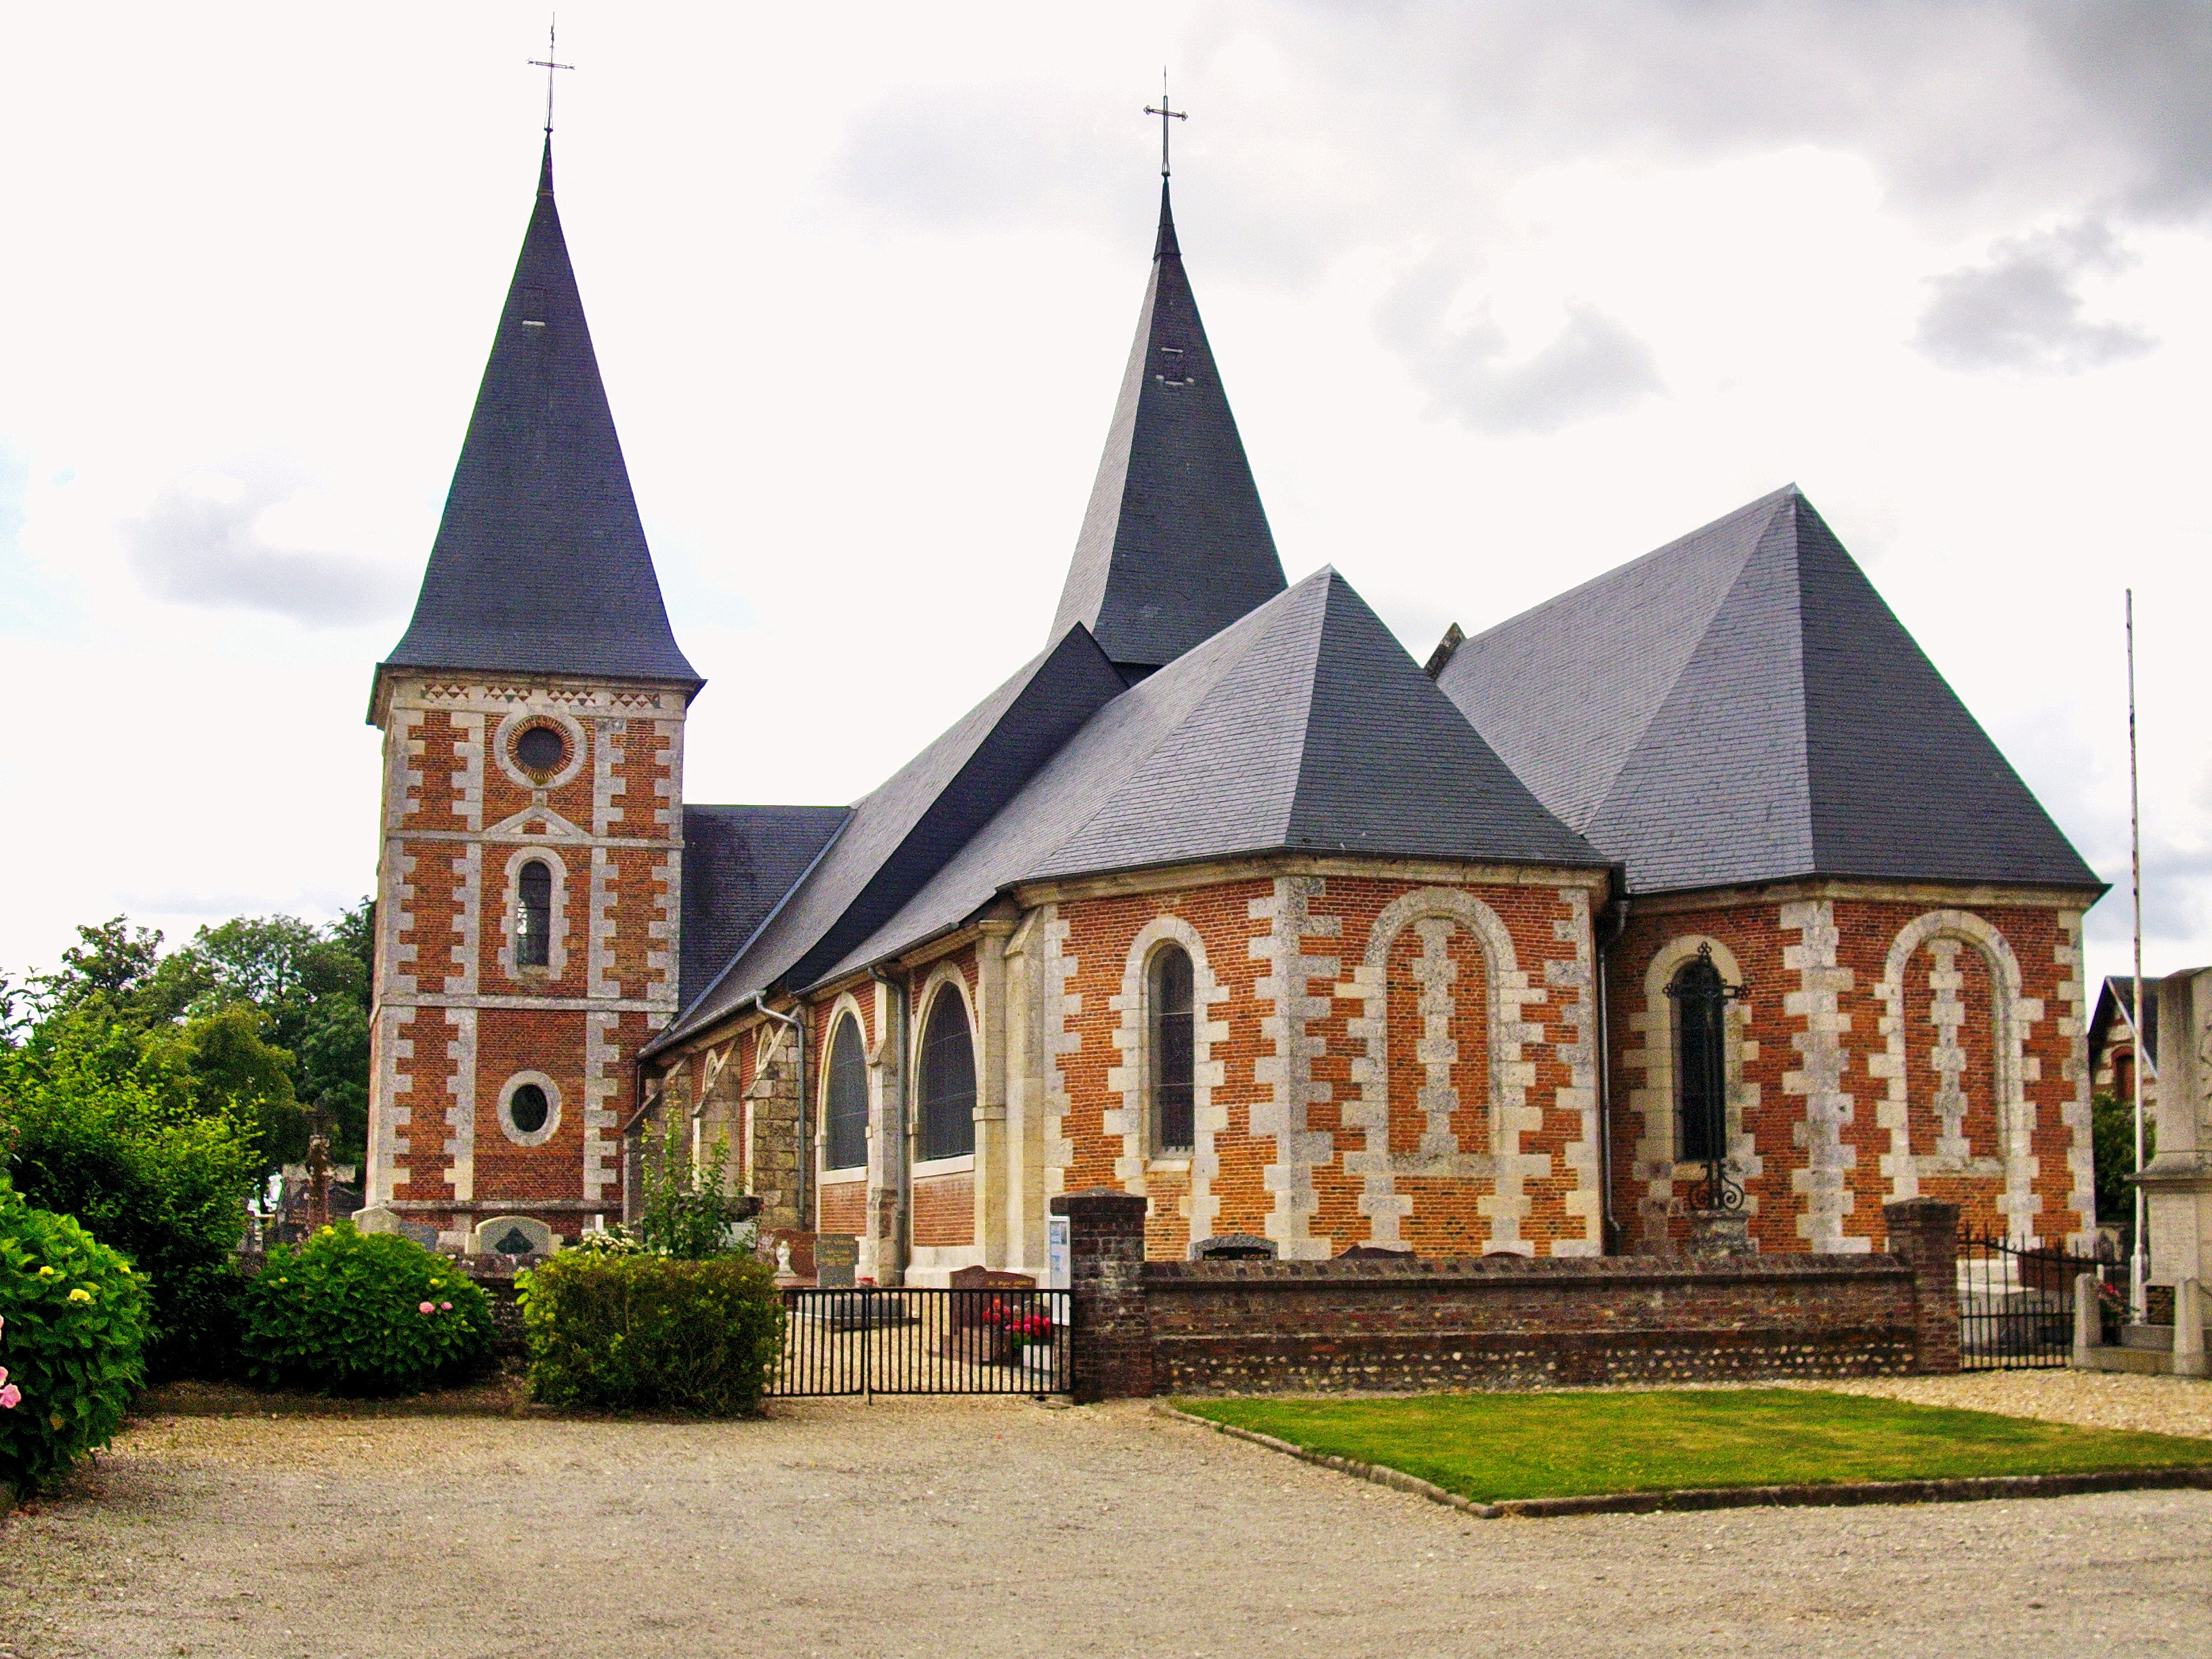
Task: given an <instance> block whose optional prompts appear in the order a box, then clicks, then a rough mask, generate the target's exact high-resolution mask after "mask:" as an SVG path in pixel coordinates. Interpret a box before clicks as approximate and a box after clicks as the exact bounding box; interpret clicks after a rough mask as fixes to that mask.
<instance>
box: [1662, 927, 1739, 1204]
mask: <svg viewBox="0 0 2212 1659" xmlns="http://www.w3.org/2000/svg"><path fill="white" fill-rule="evenodd" d="M1667 994H1668V996H1670V997H1672V998H1673V999H1674V1104H1675V1109H1676V1111H1677V1112H1678V1113H1679V1115H1680V1131H1679V1133H1680V1141H1679V1143H1678V1144H1679V1145H1680V1148H1681V1152H1680V1157H1681V1158H1682V1159H1683V1160H1684V1161H1685V1162H1686V1163H1698V1164H1702V1163H1706V1162H1709V1161H1711V1159H1714V1158H1721V1157H1723V1156H1725V1155H1726V1152H1727V1147H1726V1141H1727V1139H1728V1039H1727V1032H1726V1029H1725V1027H1724V1025H1723V1021H1724V1020H1725V1019H1726V1018H1727V1016H1728V988H1727V987H1726V986H1725V985H1723V983H1722V981H1721V970H1720V969H1717V968H1716V967H1714V966H1713V958H1712V953H1711V951H1710V950H1702V949H1701V950H1700V951H1699V952H1698V954H1697V955H1696V956H1694V957H1691V958H1690V959H1689V960H1688V961H1687V962H1686V963H1683V964H1682V966H1681V967H1680V969H1679V970H1677V971H1676V973H1675V975H1674V980H1673V981H1672V982H1671V983H1670V984H1669V985H1668V987H1667Z"/></svg>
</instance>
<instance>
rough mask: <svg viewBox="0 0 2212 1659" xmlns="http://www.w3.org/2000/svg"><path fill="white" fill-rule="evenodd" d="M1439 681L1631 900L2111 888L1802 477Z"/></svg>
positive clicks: (1504, 638)
mask: <svg viewBox="0 0 2212 1659" xmlns="http://www.w3.org/2000/svg"><path fill="white" fill-rule="evenodd" d="M1437 684H1438V685H1439V686H1440V687H1441V688H1442V689H1443V691H1444V692H1445V693H1446V694H1447V695H1448V696H1450V698H1451V699H1452V701H1453V702H1455V703H1456V704H1457V705H1458V706H1459V707H1460V708H1461V709H1462V710H1463V711H1464V712H1465V713H1466V714H1467V717H1468V720H1471V721H1473V722H1474V726H1475V728H1476V729H1477V730H1478V731H1480V732H1481V733H1482V734H1483V736H1484V737H1486V738H1488V739H1489V741H1490V742H1491V744H1492V745H1494V746H1495V748H1496V749H1497V751H1498V754H1499V755H1501V756H1502V757H1504V760H1505V762H1506V763H1507V764H1509V765H1510V766H1511V767H1512V768H1513V769H1514V770H1515V771H1516V772H1517V773H1518V774H1519V775H1520V776H1522V778H1524V779H1526V780H1527V781H1528V785H1529V787H1531V788H1532V789H1533V790H1534V792H1535V793H1536V795H1537V796H1538V798H1539V799H1541V800H1543V801H1544V803H1545V804H1546V805H1548V806H1549V807H1550V808H1551V809H1552V810H1553V811H1554V812H1556V813H1558V814H1559V817H1561V818H1562V819H1564V820H1565V822H1566V823H1569V824H1571V825H1572V826H1573V827H1574V828H1575V829H1578V830H1580V831H1581V832H1582V833H1583V835H1585V836H1588V837H1589V840H1590V841H1591V842H1593V843H1594V844H1595V846H1597V847H1598V848H1601V850H1602V851H1604V852H1606V853H1607V854H1610V855H1612V856H1613V857H1614V858H1616V859H1619V860H1621V861H1622V862H1623V863H1625V864H1626V866H1627V871H1628V883H1629V889H1630V890H1631V891H1632V892H1662V891H1669V890H1686V889H1694V888H1701V887H1713V886H1721V885H1726V884H1735V883H1741V882H1754V881H1765V880H1771V879H1777V878H1787V877H1793V876H1808V875H1824V876H1857V877H1865V878H1888V879H1895V880H1923V881H1938V882H1999V883H2007V884H2027V885H2048V886H2056V887H2069V888H2087V889H2101V887H2102V884H2101V883H2100V881H2099V880H2098V878H2097V876H2096V874H2095V872H2093V871H2092V870H2091V869H2090V868H2089V866H2087V864H2085V863H2083V862H2082V860H2081V855H2080V854H2077V853H2076V852H2075V850H2074V848H2072V846H2071V845H2069V843H2068V842H2067V840H2066V838H2065V836H2063V835H2062V834H2061V833H2060V832H2059V830H2058V828H2057V825H2056V824H2054V823H2052V822H2051V818H2050V817H2049V815H2048V814H2046V813H2045V811H2044V810H2043V808H2042V806H2041V805H2040V804H2039V803H2038V802H2037V800H2036V799H2035V797H2034V796H2033V794H2031V793H2029V791H2028V788H2027V785H2026V784H2024V783H2022V782H2021V780H2020V777H2019V775H2018V774H2017V773H2015V771H2014V770H2013V769H2012V767H2011V766H2010V765H2009V764H2008V763H2007V762H2006V760H2005V758H2004V757H2003V755H2002V754H2001V753H1999V752H1998V750H1997V747H1996V744H1993V743H1992V742H1990V738H1989V736H1988V734H1987V733H1985V732H1984V731H1983V730H1982V728H1981V727H1980V726H1978V725H1977V724H1976V723H1975V720H1974V718H1973V716H1972V714H1968V713H1967V712H1966V706H1965V705H1964V704H1963V703H1961V702H1960V701H1959V698H1958V696H1957V694H1956V693H1954V691H1953V690H1951V688H1950V686H1949V685H1948V684H1946V683H1945V682H1944V679H1943V677H1942V675H1941V674H1940V673H1938V672H1937V671H1936V668H1935V666H1934V665H1933V664H1931V663H1930V662H1929V660H1928V659H1927V658H1926V656H1924V655H1923V653H1922V652H1921V650H1920V647H1918V645H1917V644H1916V643H1915V642H1914V641H1913V639H1912V636H1911V635H1910V634H1908V633H1906V632H1905V628H1904V626H1903V624H1902V623H1899V621H1898V620H1897V618H1896V617H1895V616H1894V615H1893V613H1892V612H1891V611H1890V609H1889V607H1888V606H1887V605H1885V604H1884V603H1883V602H1882V599H1881V595H1880V594H1879V593H1877V592H1875V589H1874V586H1873V585H1872V584H1871V583H1870V582H1869V581H1868V580H1867V578H1866V575H1865V573H1864V572H1863V571H1862V570H1861V569H1860V568H1858V566H1857V564H1856V563H1855V562H1853V561H1852V559H1851V557H1850V554H1848V553H1846V552H1845V551H1844V547H1843V544H1841V543H1840V542H1838V540H1837V539H1836V537H1835V534H1834V532H1832V531H1831V530H1830V529H1829V528H1828V526H1827V525H1826V523H1824V522H1823V521H1822V520H1821V518H1820V514H1819V513H1816V512H1815V511H1814V508H1813V506H1812V503H1811V502H1809V501H1807V500H1806V499H1805V497H1804V496H1803V495H1802V494H1800V493H1799V491H1798V489H1796V486H1795V485H1790V486H1789V487H1787V488H1785V489H1780V490H1778V491H1776V492H1775V493H1774V494H1773V495H1767V496H1764V497H1762V498H1761V499H1759V501H1753V502H1752V503H1751V504H1750V505H1748V506H1747V507H1741V508H1739V509H1738V510H1737V511H1735V512H1734V513H1729V515H1728V516H1727V517H1726V518H1723V519H1720V520H1716V521H1715V522H1714V523H1712V524H1710V525H1707V526H1705V528H1703V529H1701V530H1698V531H1694V532H1692V533H1691V534H1689V535H1687V536H1685V537H1683V538H1681V539H1680V540H1679V541H1676V542H1672V543H1669V544H1668V545H1666V546H1665V547H1662V548H1660V549H1659V550H1656V552H1652V553H1649V554H1646V555H1645V556H1644V557H1642V558H1640V559H1638V560H1635V561H1634V562H1631V563H1629V564H1626V565H1623V566H1621V567H1620V568H1619V569H1617V570H1613V571H1610V572H1608V573H1607V574H1605V575H1602V576H1599V577H1597V578H1596V579H1595V580H1591V581H1589V582H1585V583H1584V584H1583V585H1582V586H1580V587H1577V588H1575V589H1573V590H1572V591H1571V592H1567V593H1564V594H1561V595H1560V596H1559V598H1557V599H1552V600H1549V601H1547V603H1545V604H1543V605H1538V606H1537V607H1536V608H1535V609H1534V610H1533V611H1526V612H1524V613H1523V614H1522V615H1521V616H1518V617H1514V618H1513V619H1512V620H1511V621H1510V622H1506V623H1501V624H1499V625H1498V627H1496V628H1493V629H1490V630H1489V631H1488V632H1486V633H1483V634H1480V635H1475V636H1474V637H1473V638H1470V639H1468V641H1466V643H1464V644H1463V645H1462V646H1461V647H1459V648H1458V649H1457V650H1456V651H1455V652H1454V653H1451V656H1450V658H1449V660H1448V661H1447V662H1446V663H1445V664H1444V665H1443V668H1442V670H1441V671H1440V673H1439V674H1438V677H1437Z"/></svg>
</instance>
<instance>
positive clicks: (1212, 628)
mask: <svg viewBox="0 0 2212 1659" xmlns="http://www.w3.org/2000/svg"><path fill="white" fill-rule="evenodd" d="M1283 586H1284V583H1283V564H1282V561H1281V560H1280V559H1279V558H1278V557H1277V556H1276V554H1275V540H1274V537H1273V535H1272V534H1271V533H1270V532H1269V531H1268V529H1267V513H1266V511H1265V509H1263V508H1262V507H1261V505H1260V492H1259V489H1257V487H1256V486H1255V484H1254V483H1253V482H1252V469H1251V467H1250V465H1249V464H1248V463H1247V462H1246V460H1245V459H1244V444H1243V440H1242V439H1241V438H1239V437H1238V436H1237V417H1236V416H1234V415H1233V414H1231V412H1230V408H1229V397H1228V394H1227V393H1226V392H1225V391H1224V390H1223V389H1222V385H1221V374H1220V371H1219V370H1218V368H1216V367H1215V366H1214V362H1213V349H1212V346H1210V345H1209V344H1208V343H1206V325H1204V324H1203V323H1202V322H1200V320H1199V315H1198V301H1197V300H1196V299H1195V298H1194V296H1193V295H1192V293H1191V289H1190V278H1189V276H1188V274H1187V273H1186V272H1185V271H1184V270H1183V263H1182V250H1181V249H1180V247H1179V246H1177V244H1176V230H1175V220H1174V218H1173V216H1171V215H1170V211H1169V206H1168V194H1167V185H1166V183H1165V182H1164V181H1163V182H1162V184H1161V185H1160V227H1159V234H1158V240H1157V241H1156V243H1155V245H1154V248H1153V253H1152V278H1151V280H1150V282H1149V283H1146V288H1145V303H1144V307H1143V309H1142V310H1141V311H1140V312H1139V313H1138V318H1137V337H1136V342H1135V343H1134V345H1133V347H1132V349H1131V350H1130V353H1129V366H1128V369H1127V373H1126V374H1124V375H1123V376H1122V380H1121V398H1120V400H1119V401H1118V402H1117V403H1116V404H1115V408H1114V423H1113V426H1112V427H1111V428H1110V429H1109V432H1108V434H1107V438H1106V453H1105V454H1104V456H1103V459H1101V460H1100V461H1099V464H1098V477H1097V483H1095V484H1093V485H1092V487H1091V505H1090V507H1089V509H1088V510H1087V511H1086V512H1085V514H1084V517H1083V532H1082V534H1081V535H1080V536H1079V538H1077V541H1076V546H1075V557H1074V560H1073V562H1072V563H1071V564H1070V565H1069V567H1068V572H1067V581H1066V586H1065V587H1064V588H1063V589H1062V591H1061V593H1060V609H1059V611H1058V613H1057V615H1055V616H1054V618H1053V627H1052V637H1053V638H1054V639H1055V640H1057V639H1058V638H1059V637H1060V635H1063V634H1065V633H1066V631H1067V630H1068V629H1070V628H1072V627H1073V626H1074V625H1075V624H1076V623H1082V624H1083V625H1084V626H1085V627H1086V628H1088V629H1090V630H1091V633H1092V635H1094V636H1095V637H1096V638H1097V641H1098V643H1099V645H1100V647H1102V648H1103V650H1104V651H1105V653H1106V654H1107V656H1108V657H1109V658H1110V659H1112V660H1113V661H1114V662H1115V665H1117V666H1119V667H1120V668H1121V670H1122V671H1123V673H1124V675H1125V676H1126V677H1127V678H1130V679H1132V680H1133V679H1137V678H1142V676H1143V675H1144V674H1146V673H1147V672H1149V671H1152V670H1153V669H1156V668H1158V667H1159V666H1160V665H1162V664H1163V663H1168V662H1172V661H1173V660H1174V659H1176V658H1177V657H1179V656H1181V655H1182V653H1184V652H1186V651H1188V650H1189V649H1190V648H1191V647H1193V646H1194V645H1196V644H1197V643H1198V642H1199V641H1200V640H1204V639H1207V638H1210V637H1211V636H1212V635H1215V634H1218V633H1219V632H1220V631H1221V630H1222V629H1225V628H1226V627H1227V626H1228V625H1229V624H1230V623H1233V622H1235V621H1236V620H1237V617H1241V616H1243V614H1244V613H1245V612H1246V611H1249V610H1250V609H1251V608H1252V607H1253V606H1254V605H1260V604H1262V603H1264V602H1265V601H1267V600H1268V599H1273V597H1274V596H1275V595H1276V594H1278V593H1279V592H1282V591H1283Z"/></svg>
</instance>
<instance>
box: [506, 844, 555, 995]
mask: <svg viewBox="0 0 2212 1659" xmlns="http://www.w3.org/2000/svg"><path fill="white" fill-rule="evenodd" d="M515 887H516V897H517V898H518V899H519V900H520V905H519V906H518V908H517V909H516V913H515V918H514V961H515V965H516V966H518V967H521V968H543V967H545V966H546V965H547V964H548V963H550V962H551V961H552V959H553V872H552V870H551V868H550V867H549V866H547V865H545V864H544V863H543V862H542V861H541V860H537V859H532V860H530V862H529V863H527V864H526V865H524V866H522V872H521V874H520V876H519V877H518V878H517V879H516V882H515Z"/></svg>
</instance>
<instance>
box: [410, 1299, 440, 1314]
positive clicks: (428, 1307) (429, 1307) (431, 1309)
mask: <svg viewBox="0 0 2212 1659" xmlns="http://www.w3.org/2000/svg"><path fill="white" fill-rule="evenodd" d="M415 1311H416V1313H435V1312H437V1311H438V1310H437V1308H436V1307H435V1305H434V1304H431V1303H428V1302H425V1303H424V1304H422V1306H421V1307H419V1308H417V1309H416V1310H415Z"/></svg>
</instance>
